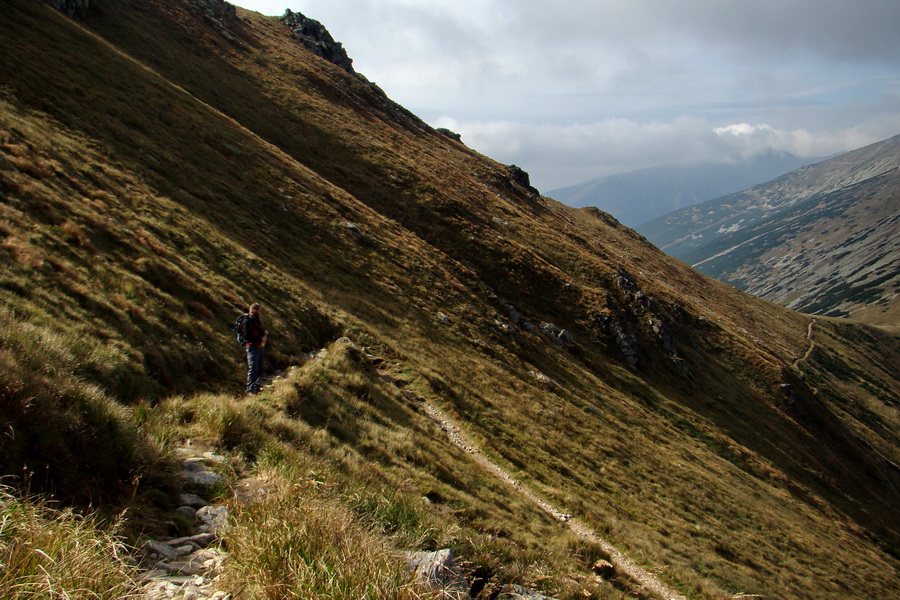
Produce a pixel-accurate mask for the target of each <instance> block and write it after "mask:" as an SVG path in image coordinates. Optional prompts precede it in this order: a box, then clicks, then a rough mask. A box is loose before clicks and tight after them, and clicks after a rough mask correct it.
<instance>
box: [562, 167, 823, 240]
mask: <svg viewBox="0 0 900 600" xmlns="http://www.w3.org/2000/svg"><path fill="white" fill-rule="evenodd" d="M814 162H817V160H816V159H812V160H804V159H800V158H797V157H795V156H792V155H790V154H787V153H784V152H782V153H776V152H773V151H769V152H768V153H766V154H762V155H758V156H755V157H753V158H752V159H750V160H739V161H736V162H734V163H708V164H701V165H693V166H680V165H669V166H661V167H652V168H647V169H639V170H637V171H631V172H628V173H621V174H618V175H611V176H608V177H602V178H598V179H591V180H589V181H586V182H584V183H580V184H576V185H573V186H568V187H564V188H560V189H556V190H552V191H550V192H548V193H547V195H548V196H550V197H552V198H555V199H557V200H559V201H561V202H564V203H566V204H569V205H571V206H575V207H584V206H596V207H598V208H600V209H601V210H604V211H606V212H609V213H611V214H612V215H613V216H615V217H616V218H617V219H619V220H620V221H621V222H622V223H624V224H625V225H628V226H629V227H638V226H640V225H642V224H644V223H647V222H649V221H652V220H653V219H655V218H657V217H662V216H664V215H666V214H668V213H670V212H674V211H676V210H678V209H682V208H686V207H689V206H693V205H695V204H699V203H702V202H704V201H708V200H713V199H716V198H720V197H722V196H725V195H727V194H730V193H734V192H739V191H741V190H745V189H747V188H749V187H752V186H754V185H757V184H760V183H763V182H765V181H768V180H770V179H773V178H775V177H777V176H780V175H783V174H785V173H788V172H790V171H794V170H795V169H797V168H799V167H801V166H803V165H807V164H811V163H814Z"/></svg>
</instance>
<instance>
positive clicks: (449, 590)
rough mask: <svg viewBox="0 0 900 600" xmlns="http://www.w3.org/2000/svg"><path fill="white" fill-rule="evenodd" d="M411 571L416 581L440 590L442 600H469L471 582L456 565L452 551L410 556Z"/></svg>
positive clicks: (418, 553) (445, 550) (420, 553)
mask: <svg viewBox="0 0 900 600" xmlns="http://www.w3.org/2000/svg"><path fill="white" fill-rule="evenodd" d="M408 564H409V569H410V570H411V571H413V573H415V576H416V579H417V580H418V581H419V582H421V583H423V584H425V585H427V586H429V587H431V588H432V589H435V590H440V591H441V593H442V596H441V597H442V598H448V599H450V600H469V599H470V598H471V596H469V582H468V581H466V578H465V577H464V576H463V574H462V570H461V569H460V568H459V566H458V565H457V564H456V559H455V558H454V556H453V551H452V550H450V549H444V550H438V551H436V552H416V553H413V554H410V555H409V563H408Z"/></svg>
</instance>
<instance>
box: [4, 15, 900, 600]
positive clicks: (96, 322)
mask: <svg viewBox="0 0 900 600" xmlns="http://www.w3.org/2000/svg"><path fill="white" fill-rule="evenodd" d="M208 6H209V7H210V9H212V10H213V13H212V14H213V15H218V17H216V19H211V18H210V17H209V14H210V13H207V11H206V9H203V10H200V11H197V10H196V9H195V8H193V7H194V3H191V2H181V1H176V0H169V1H162V0H151V1H147V2H136V3H115V4H113V3H106V4H104V5H102V7H103V11H102V12H95V13H90V14H88V15H87V17H86V19H85V21H84V22H83V23H73V22H71V21H69V20H67V19H65V18H64V17H62V16H61V15H59V14H58V13H56V12H55V11H52V10H50V9H49V8H47V7H44V6H42V5H41V4H35V3H32V2H25V1H17V2H13V3H10V5H9V6H8V8H7V9H6V15H5V17H6V18H5V19H4V20H3V22H2V24H0V27H2V35H0V57H2V58H3V60H2V61H0V82H2V99H0V102H2V104H0V107H2V110H0V119H2V122H0V126H2V130H0V136H2V138H0V141H2V145H0V191H2V193H3V204H2V210H3V220H2V230H0V234H2V236H3V240H2V252H0V261H2V263H3V274H2V277H0V299H2V303H3V308H4V313H3V315H2V318H3V323H4V326H3V327H2V328H0V360H2V362H0V377H2V386H0V389H2V392H0V393H2V397H0V399H2V401H3V404H2V406H0V418H2V420H3V425H4V428H5V429H6V430H7V431H9V432H11V433H10V435H6V436H5V437H3V438H2V441H0V458H2V461H3V470H4V473H7V474H11V475H16V476H18V475H20V474H21V473H22V471H23V469H24V470H26V471H28V472H31V473H32V475H31V476H30V480H31V486H32V488H33V489H43V490H47V491H55V492H57V493H58V494H59V495H60V496H61V497H63V498H65V499H67V500H74V501H76V502H81V503H86V502H88V501H93V502H95V503H106V504H109V505H113V506H115V505H117V504H118V503H119V502H121V501H123V500H124V499H125V498H126V497H127V495H128V494H129V493H130V489H131V487H132V482H134V484H133V485H135V486H136V488H137V490H138V497H140V498H151V499H152V497H153V494H152V493H150V492H151V491H152V489H163V488H166V487H167V486H171V485H173V484H172V483H171V481H170V479H169V478H168V476H167V468H168V467H167V462H166V450H167V449H168V448H169V447H170V446H171V444H173V443H174V442H175V440H177V439H178V438H180V437H183V436H189V437H192V438H194V439H201V440H203V441H204V442H206V443H210V444H215V445H217V446H218V447H220V448H222V449H223V450H224V451H228V452H231V453H233V454H235V455H236V456H239V457H240V460H242V461H244V463H245V465H246V468H247V469H248V470H254V469H257V470H260V471H267V472H278V473H282V476H283V477H284V478H285V479H286V480H288V481H300V480H302V481H306V478H307V477H308V478H310V480H315V481H320V480H321V479H327V481H328V485H329V486H334V488H335V489H337V490H340V491H339V492H336V493H337V494H339V495H340V494H343V495H344V496H346V497H347V498H350V499H352V498H353V497H355V496H354V494H356V495H357V496H358V495H359V494H362V495H363V496H364V497H367V498H378V497H383V496H389V494H387V492H385V490H400V491H401V492H402V493H403V494H408V495H409V497H421V496H422V495H427V496H428V497H430V498H436V499H439V501H438V502H436V503H435V505H434V506H433V508H431V509H426V512H428V514H427V516H421V517H417V518H419V519H421V520H422V522H423V523H428V524H432V525H434V524H436V525H435V526H439V527H440V533H438V534H430V535H428V536H413V535H410V536H408V537H407V538H405V540H404V542H403V545H404V546H405V547H410V546H418V547H423V546H424V547H433V546H435V545H439V544H443V543H449V544H452V545H455V546H456V547H457V549H459V550H460V551H461V552H462V553H463V554H464V555H465V556H466V557H467V558H468V559H469V560H471V561H472V564H473V569H474V570H475V572H476V573H479V574H481V576H483V577H485V578H498V577H500V578H507V579H509V580H520V581H525V582H528V583H530V584H534V585H538V584H540V585H541V586H542V587H543V588H544V589H547V590H548V591H550V592H552V593H554V594H557V595H559V596H560V597H564V598H571V597H584V596H583V595H582V592H584V593H587V594H589V595H592V596H591V597H595V598H600V597H609V596H610V595H615V594H624V593H625V592H623V591H621V590H619V591H616V590H615V589H611V588H609V589H608V588H604V587H599V588H595V587H592V586H593V585H594V583H592V578H591V577H589V575H590V572H589V566H590V565H589V564H588V563H589V562H590V561H588V560H587V557H590V556H592V554H591V551H590V549H589V548H585V547H584V545H583V544H581V545H580V544H579V543H578V542H577V541H575V540H573V539H572V536H571V534H570V533H568V531H567V530H566V529H565V528H564V527H563V526H562V525H560V524H559V523H556V522H554V521H553V520H552V519H551V518H550V517H549V516H548V515H546V514H544V513H542V512H541V511H540V510H538V509H537V508H536V507H535V506H533V505H529V503H527V502H526V501H524V500H523V499H522V497H521V496H520V495H518V494H517V492H516V490H515V489H514V488H512V487H511V486H508V485H506V484H504V483H503V482H502V481H498V480H496V479H493V478H492V477H491V476H490V474H489V473H487V472H485V471H484V470H482V469H481V468H480V467H478V465H476V464H475V463H474V462H473V461H472V460H471V458H469V457H468V456H467V455H466V454H465V453H464V452H461V451H459V450H458V449H455V448H454V447H453V446H452V444H450V443H449V441H448V440H447V439H446V438H445V437H443V435H442V434H441V432H440V430H439V429H438V428H437V427H436V425H435V424H434V423H433V422H432V421H430V420H429V419H428V418H427V417H426V416H425V415H424V414H423V413H422V412H421V409H419V408H417V405H416V403H415V402H410V400H409V398H410V395H409V394H412V395H413V396H416V397H422V398H427V399H428V400H429V401H430V402H433V403H434V404H436V405H438V406H440V407H441V408H443V409H444V410H445V411H446V412H448V413H449V414H451V415H453V416H454V417H455V418H456V419H457V420H458V421H459V422H460V423H462V424H463V426H464V427H465V429H466V430H467V432H468V433H469V435H470V436H471V437H472V438H473V439H475V440H476V441H477V442H478V444H479V445H480V446H481V447H482V448H483V449H484V451H485V452H486V453H488V454H489V455H490V456H491V457H492V458H494V459H495V460H496V461H497V462H499V463H502V464H503V465H504V466H506V467H507V468H508V469H509V470H510V471H512V472H514V474H515V475H516V477H517V478H518V479H519V480H520V481H522V482H524V483H525V485H527V486H528V487H529V488H531V489H533V490H535V491H538V492H539V493H541V494H542V495H544V496H546V497H547V498H550V499H552V501H553V502H555V503H556V504H558V505H560V506H563V507H565V508H566V509H567V510H569V511H571V512H572V513H574V514H576V515H577V516H578V518H580V519H583V520H584V522H586V523H589V524H590V525H591V526H592V527H594V528H595V529H596V530H598V531H601V532H603V533H604V534H606V535H608V536H609V537H610V538H611V539H612V540H614V541H615V543H616V544H618V545H619V546H621V547H622V548H623V549H626V550H627V551H628V552H629V553H630V554H631V555H632V556H633V557H634V558H635V559H636V560H637V561H638V562H641V563H642V564H644V565H647V566H650V567H665V569H661V570H660V574H661V577H662V578H663V579H664V580H666V581H667V582H668V583H669V584H670V585H672V586H673V587H675V588H677V589H679V590H680V591H681V592H682V593H684V594H685V595H687V596H688V597H691V598H719V597H724V596H727V595H734V594H737V593H739V592H754V593H759V594H763V595H765V596H767V597H781V598H844V597H847V595H848V594H849V595H854V596H856V597H871V598H876V597H878V598H885V597H891V595H892V594H894V595H896V591H895V590H894V586H893V585H892V581H893V577H894V575H895V573H896V568H897V566H898V563H897V559H896V557H895V555H896V547H897V545H896V544H897V541H898V533H900V532H898V512H897V502H896V499H897V493H898V487H897V486H898V474H897V471H896V467H894V466H893V465H895V464H896V463H898V462H900V444H898V441H900V440H898V439H897V431H898V425H900V418H898V411H897V406H898V402H900V398H898V391H897V390H898V379H900V374H898V372H897V368H896V365H898V364H900V360H898V358H900V356H898V354H900V352H898V346H897V341H896V340H895V339H892V338H888V337H885V336H882V335H880V334H879V333H878V332H875V331H870V330H867V329H865V328H862V327H859V326H855V325H849V324H840V323H836V322H830V321H826V320H819V321H818V323H817V324H816V326H815V328H814V329H813V330H810V329H809V318H808V317H805V316H803V315H799V314H796V313H793V312H790V311H788V310H786V309H783V308H779V307H777V306H774V305H772V304H770V303H768V302H765V301H762V300H759V299H756V298H753V297H751V296H749V295H747V294H744V293H741V292H739V291H737V290H735V289H733V288H730V287H728V286H725V285H723V284H720V283H717V282H715V281H713V280H710V279H708V278H706V277H704V276H702V275H700V274H698V273H696V272H694V271H692V270H690V269H688V268H687V267H686V266H685V265H683V264H682V263H680V262H678V261H674V260H671V259H669V258H667V257H666V256H665V255H663V254H662V253H660V252H659V251H658V250H656V249H655V248H653V247H652V246H650V245H649V244H646V243H645V241H644V240H643V239H642V238H640V236H637V235H636V234H634V232H632V231H630V230H628V229H626V228H624V227H622V226H620V225H619V224H617V223H616V222H615V221H614V220H612V219H610V218H609V217H607V216H606V215H604V214H603V213H599V212H597V211H591V210H581V211H579V210H575V209H571V208H568V207H565V206H563V205H560V204H558V203H555V202H553V201H551V200H548V199H545V198H542V197H540V196H539V195H536V194H535V193H534V191H533V190H530V189H528V188H527V187H523V185H522V184H521V178H520V177H517V174H516V172H515V171H514V170H511V169H510V168H508V167H506V166H504V165H500V164H497V163H495V162H493V161H491V160H489V159H487V158H485V157H481V156H478V155H477V154H475V153H473V152H472V151H471V150H469V149H467V148H465V147H464V146H462V145H461V144H458V143H456V142H454V141H452V140H451V139H449V138H446V137H444V136H442V135H440V134H438V133H437V132H435V131H433V130H431V129H430V128H428V127H427V126H425V125H424V124H422V123H421V122H420V121H419V120H418V119H416V118H415V117H414V116H412V115H410V114H409V113H408V112H406V111H404V110H403V109H402V108H400V107H398V106H396V105H394V104H392V103H391V102H390V101H389V100H388V99H387V98H386V97H385V96H384V94H383V93H382V92H380V90H378V89H377V88H376V87H374V86H373V85H371V84H369V83H367V82H365V81H363V80H361V79H360V78H358V77H355V76H353V75H351V74H349V73H347V72H345V71H343V70H341V69H339V68H337V67H334V66H333V65H330V64H329V63H327V62H325V61H323V60H321V59H319V58H317V57H315V56H312V55H311V54H309V53H308V52H307V51H306V50H305V49H304V48H303V47H302V46H300V45H299V44H298V43H297V42H296V41H295V40H292V39H291V38H290V37H289V35H288V33H289V32H288V31H287V29H286V28H285V27H284V26H283V24H282V23H280V22H279V21H278V20H277V19H271V18H264V17H261V16H259V15H256V14H252V13H248V12H245V11H241V10H238V11H237V13H236V14H237V17H238V18H234V19H231V18H229V17H228V14H229V12H228V11H227V10H225V11H222V10H221V9H223V6H222V5H221V4H219V3H216V2H210V3H208ZM217 10H219V11H220V12H216V11H217ZM223 32H224V33H225V34H227V35H223ZM256 299H259V300H260V301H262V302H263V303H264V305H265V306H266V307H267V309H268V310H267V314H268V327H269V329H270V330H271V331H272V332H273V337H272V340H271V351H270V356H269V358H270V361H269V367H270V368H287V367H289V366H301V365H302V366H301V367H300V368H299V369H296V370H294V371H292V372H291V374H290V375H289V376H288V377H286V378H285V380H284V382H282V383H280V384H279V385H278V386H276V387H275V388H273V390H271V391H270V392H268V393H267V394H265V395H263V396H262V397H260V398H259V399H255V400H253V401H242V402H238V401H235V400H233V399H231V398H229V397H228V396H229V394H234V393H235V392H237V391H238V389H239V386H240V380H241V376H242V364H241V357H240V354H239V350H238V349H237V348H236V347H235V346H234V342H233V339H232V337H231V335H230V332H229V328H230V325H231V323H232V322H233V320H234V319H233V318H234V315H235V314H236V307H237V306H240V305H242V304H246V303H247V302H248V301H252V300H256ZM509 306H514V307H515V310H516V313H515V314H517V315H518V316H519V317H521V319H518V318H517V319H512V318H511V317H512V316H513V313H512V312H511V311H510V309H509ZM442 314H443V316H444V317H446V318H442V316H441V315H442ZM514 321H515V322H514ZM525 321H527V322H528V323H533V324H534V325H533V326H531V325H529V324H528V323H525ZM545 322H546V323H554V324H555V325H556V326H558V327H559V328H562V329H565V330H567V331H569V332H570V333H571V335H572V336H573V339H574V345H572V344H568V345H566V344H563V345H562V346H561V345H560V344H557V343H554V341H553V340H552V339H551V338H550V336H548V335H547V334H545V333H543V332H541V331H540V330H539V328H538V326H540V325H541V324H543V323H545ZM810 331H813V334H812V339H811V340H810V339H808V338H807V334H808V332H810ZM341 335H348V336H350V337H351V338H352V339H353V340H354V341H355V342H356V343H357V345H359V346H363V347H365V348H366V349H367V351H368V353H369V354H370V355H378V356H380V357H381V360H379V361H376V363H377V364H376V365H375V366H373V365H372V359H371V358H369V357H367V355H366V354H364V353H360V352H354V351H351V350H347V349H337V348H332V350H331V352H330V356H331V358H330V359H329V360H328V361H324V362H320V361H314V362H309V363H308V362H307V352H309V351H310V350H313V349H316V348H320V347H323V346H326V345H328V344H329V343H330V342H331V341H332V340H334V339H335V338H337V337H339V336H341ZM811 343H812V345H811ZM563 346H565V347H563ZM807 351H809V352H808V356H805V355H806V354H807ZM801 358H802V359H803V360H798V359H801ZM537 374H541V375H543V376H544V377H537V376H536V375H537ZM804 376H805V379H804ZM88 449H90V450H88ZM323 474H324V475H323ZM310 485H311V484H310ZM354 485H356V486H359V487H360V488H362V489H363V490H364V491H365V492H364V493H363V492H360V491H359V489H354V487H353V486H354ZM142 494H146V496H144V495H142ZM144 508H146V507H144ZM151 508H152V507H151ZM135 510H138V509H135ZM148 510H150V509H148ZM150 513H151V514H152V510H150ZM138 514H142V513H140V510H138ZM386 521H390V519H383V520H382V522H381V525H382V526H384V527H386V528H388V529H389V528H390V527H389V525H390V523H386ZM395 527H396V526H395ZM401 529H402V528H401ZM432 531H433V529H432ZM413 538H415V539H413ZM892 552H893V553H894V554H893V555H892ZM545 555H546V556H545ZM512 565H519V566H520V568H517V567H514V566H512ZM485 589H486V590H487V589H488V588H487V587H486V588H485Z"/></svg>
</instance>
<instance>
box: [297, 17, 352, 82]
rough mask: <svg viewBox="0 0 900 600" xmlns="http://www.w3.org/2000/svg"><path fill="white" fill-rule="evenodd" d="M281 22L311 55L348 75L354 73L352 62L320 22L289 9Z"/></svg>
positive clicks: (341, 46)
mask: <svg viewBox="0 0 900 600" xmlns="http://www.w3.org/2000/svg"><path fill="white" fill-rule="evenodd" d="M281 20H282V21H284V24H285V25H287V26H288V27H289V28H290V30H291V35H292V36H293V37H294V38H295V39H297V40H298V41H299V42H300V43H301V44H303V45H304V46H305V47H306V48H307V49H308V50H309V51H311V52H312V53H313V54H315V55H316V56H319V57H321V58H324V59H325V60H327V61H328V62H330V63H332V64H335V65H337V66H339V67H340V68H342V69H344V70H345V71H347V72H348V73H354V71H353V60H352V59H351V58H350V57H349V56H347V51H346V50H344V46H343V45H341V43H340V42H336V41H334V38H333V37H331V34H330V33H328V30H327V29H325V26H324V25H322V24H321V23H320V22H318V21H316V20H315V19H310V18H308V17H306V16H304V15H303V14H302V13H299V12H294V11H292V10H290V9H287V10H286V11H284V15H283V16H282V17H281Z"/></svg>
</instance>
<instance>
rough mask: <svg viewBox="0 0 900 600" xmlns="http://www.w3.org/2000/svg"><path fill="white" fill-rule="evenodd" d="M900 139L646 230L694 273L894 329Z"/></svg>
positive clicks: (793, 305) (807, 309) (796, 305)
mask: <svg viewBox="0 0 900 600" xmlns="http://www.w3.org/2000/svg"><path fill="white" fill-rule="evenodd" d="M898 173H900V136H895V137H893V138H890V139H887V140H884V141H882V142H879V143H876V144H873V145H870V146H867V147H865V148H861V149H859V150H856V151H853V152H850V153H848V154H846V155H842V156H840V157H838V158H835V159H830V160H828V161H824V162H822V163H819V164H817V165H814V166H811V167H806V168H803V169H799V170H797V171H795V172H793V173H789V174H787V175H784V176H782V177H780V178H778V179H776V180H774V181H772V182H769V183H766V184H762V185H759V186H756V187H754V188H751V189H750V190H747V191H745V192H741V193H739V194H733V195H730V196H726V197H723V198H720V199H717V200H714V201H711V202H709V203H706V204H703V205H699V206H698V207H696V208H694V209H690V210H688V211H683V212H678V213H673V214H671V215H668V216H666V217H663V218H661V219H658V220H657V221H654V222H651V223H649V224H647V225H646V226H645V227H641V228H640V229H641V230H642V231H643V232H644V233H645V234H647V235H648V236H651V237H650V239H651V241H653V242H655V243H658V244H660V245H661V246H662V247H664V248H665V249H667V251H669V252H671V253H673V254H674V255H677V257H678V258H681V259H682V260H685V261H687V262H688V263H690V264H692V265H693V266H694V267H695V268H697V269H699V270H700V271H702V272H704V273H706V274H707V275H710V276H713V277H716V278H717V279H720V280H721V281H725V282H728V283H731V284H733V285H736V286H738V287H739V288H741V289H743V290H746V291H749V292H750V293H753V294H756V295H759V296H761V297H765V298H767V299H769V300H772V301H774V302H778V303H780V304H784V305H785V306H788V307H789V308H793V309H796V310H801V311H803V312H810V313H812V314H820V315H823V314H824V315H831V316H839V317H847V316H850V315H858V316H863V317H864V318H866V319H868V320H870V322H872V323H875V324H880V325H896V324H897V311H898V303H897V288H898V277H897V276H896V272H897V265H898V260H900V247H898V245H897V242H896V239H897V232H898V229H897V224H896V219H894V218H893V217H894V216H895V212H896V210H895V206H896V202H897V198H898V195H897V174H898Z"/></svg>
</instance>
